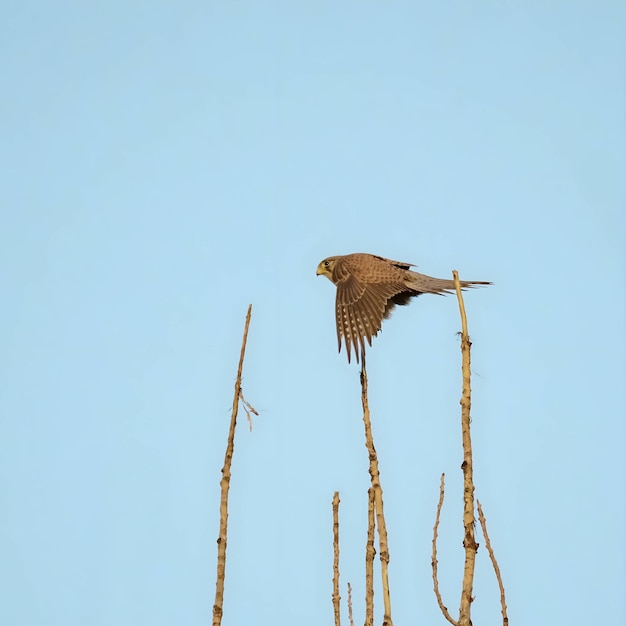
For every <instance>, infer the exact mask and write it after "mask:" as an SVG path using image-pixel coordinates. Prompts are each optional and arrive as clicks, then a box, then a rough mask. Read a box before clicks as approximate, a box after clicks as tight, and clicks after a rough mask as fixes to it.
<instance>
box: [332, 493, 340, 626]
mask: <svg viewBox="0 0 626 626" xmlns="http://www.w3.org/2000/svg"><path fill="white" fill-rule="evenodd" d="M339 502H340V500H339V492H338V491H335V495H334V496H333V610H334V612H335V626H340V625H341V596H340V595H339Z"/></svg>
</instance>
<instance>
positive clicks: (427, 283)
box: [406, 271, 492, 294]
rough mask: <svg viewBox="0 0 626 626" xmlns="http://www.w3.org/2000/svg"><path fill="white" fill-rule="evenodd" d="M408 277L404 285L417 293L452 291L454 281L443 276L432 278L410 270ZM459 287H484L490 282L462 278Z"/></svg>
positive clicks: (444, 292)
mask: <svg viewBox="0 0 626 626" xmlns="http://www.w3.org/2000/svg"><path fill="white" fill-rule="evenodd" d="M409 273H410V274H411V276H410V278H408V279H407V281H406V286H407V287H408V288H409V289H411V290H414V291H416V292H418V293H438V294H446V293H452V292H453V291H454V281H453V280H446V279H445V278H434V277H432V276H426V274H420V273H418V272H411V271H409ZM460 282H461V288H462V289H468V288H472V287H484V286H486V285H491V284H492V283H490V282H487V281H482V280H462V281H460Z"/></svg>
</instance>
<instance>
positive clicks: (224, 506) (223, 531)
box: [213, 305, 252, 626]
mask: <svg viewBox="0 0 626 626" xmlns="http://www.w3.org/2000/svg"><path fill="white" fill-rule="evenodd" d="M251 316H252V305H250V306H248V313H247V315H246V324H245V327H244V331H243V340H242V342H241V352H240V354H239V367H238V368H237V379H236V380H235V395H234V398H233V408H232V412H231V417H230V428H229V431H228V442H227V444H226V454H225V456H224V466H223V467H222V480H221V481H220V486H221V489H222V492H221V497H220V531H219V533H220V534H219V537H218V539H217V581H216V583H215V603H214V604H213V626H220V624H221V623H222V614H223V605H224V579H225V576H226V543H227V532H228V490H229V487H230V476H231V474H230V468H231V465H232V462H233V453H234V451H235V427H236V426H237V412H238V408H239V398H240V397H241V375H242V372H243V359H244V356H245V354H246V342H247V340H248V328H249V327H250V317H251Z"/></svg>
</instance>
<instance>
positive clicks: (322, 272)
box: [315, 256, 337, 282]
mask: <svg viewBox="0 0 626 626" xmlns="http://www.w3.org/2000/svg"><path fill="white" fill-rule="evenodd" d="M335 263H337V257H334V256H329V257H328V258H327V259H324V260H323V261H321V262H320V264H319V265H318V266H317V271H316V272H315V273H316V274H317V275H318V276H326V278H328V280H330V281H331V282H332V281H333V269H334V268H335Z"/></svg>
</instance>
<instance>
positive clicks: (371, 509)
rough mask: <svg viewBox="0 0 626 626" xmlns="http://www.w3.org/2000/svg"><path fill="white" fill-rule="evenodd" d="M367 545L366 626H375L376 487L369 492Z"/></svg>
mask: <svg viewBox="0 0 626 626" xmlns="http://www.w3.org/2000/svg"><path fill="white" fill-rule="evenodd" d="M367 495H368V502H367V544H366V546H365V626H374V557H375V556H376V546H375V545H374V533H375V532H376V504H375V496H374V487H370V488H369V489H368V491H367Z"/></svg>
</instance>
